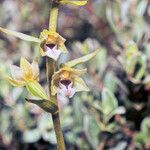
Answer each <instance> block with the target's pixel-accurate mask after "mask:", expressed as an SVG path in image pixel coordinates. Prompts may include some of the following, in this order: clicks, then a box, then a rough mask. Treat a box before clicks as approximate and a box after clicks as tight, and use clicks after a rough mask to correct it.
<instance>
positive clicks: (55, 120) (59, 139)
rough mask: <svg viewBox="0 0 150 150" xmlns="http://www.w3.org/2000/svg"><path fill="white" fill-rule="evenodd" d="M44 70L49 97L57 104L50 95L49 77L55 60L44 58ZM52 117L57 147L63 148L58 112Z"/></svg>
mask: <svg viewBox="0 0 150 150" xmlns="http://www.w3.org/2000/svg"><path fill="white" fill-rule="evenodd" d="M46 70H47V82H48V87H49V96H50V99H51V100H53V101H54V102H55V104H56V105H57V106H58V104H57V98H56V96H52V95H51V79H52V75H53V74H54V71H55V61H54V60H52V59H51V58H48V57H47V58H46ZM52 119H53V125H54V130H55V134H56V139H57V149H58V150H65V143H64V137H63V133H62V129H61V125H60V118H59V112H58V113H56V114H52Z"/></svg>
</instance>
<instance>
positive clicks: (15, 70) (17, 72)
mask: <svg viewBox="0 0 150 150" xmlns="http://www.w3.org/2000/svg"><path fill="white" fill-rule="evenodd" d="M10 73H11V76H12V78H13V79H15V80H22V79H23V73H22V70H21V69H20V68H19V67H17V66H15V65H11V66H10Z"/></svg>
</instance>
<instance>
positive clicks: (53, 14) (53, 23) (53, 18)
mask: <svg viewBox="0 0 150 150" xmlns="http://www.w3.org/2000/svg"><path fill="white" fill-rule="evenodd" d="M57 16H58V4H55V3H53V4H52V8H51V10H50V18H49V30H51V31H56V28H57Z"/></svg>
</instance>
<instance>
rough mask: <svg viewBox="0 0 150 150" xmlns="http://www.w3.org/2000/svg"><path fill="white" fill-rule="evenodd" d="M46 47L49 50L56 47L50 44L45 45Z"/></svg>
mask: <svg viewBox="0 0 150 150" xmlns="http://www.w3.org/2000/svg"><path fill="white" fill-rule="evenodd" d="M46 46H47V47H48V48H50V49H53V48H54V47H55V46H56V45H55V44H53V43H52V44H46Z"/></svg>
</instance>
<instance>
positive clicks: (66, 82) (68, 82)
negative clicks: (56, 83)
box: [60, 80, 71, 87]
mask: <svg viewBox="0 0 150 150" xmlns="http://www.w3.org/2000/svg"><path fill="white" fill-rule="evenodd" d="M60 83H61V84H63V85H65V86H66V87H68V86H69V84H70V83H71V81H70V80H61V81H60Z"/></svg>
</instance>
